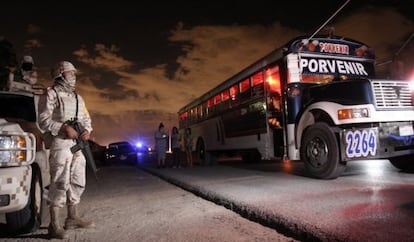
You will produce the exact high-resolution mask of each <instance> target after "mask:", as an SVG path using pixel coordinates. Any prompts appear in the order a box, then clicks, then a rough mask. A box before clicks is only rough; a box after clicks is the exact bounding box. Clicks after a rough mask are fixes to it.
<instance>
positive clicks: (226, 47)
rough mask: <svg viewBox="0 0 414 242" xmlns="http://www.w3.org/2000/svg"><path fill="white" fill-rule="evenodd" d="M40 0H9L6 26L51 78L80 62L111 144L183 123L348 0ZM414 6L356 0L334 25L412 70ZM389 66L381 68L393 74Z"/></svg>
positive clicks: (1, 23)
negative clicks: (194, 104)
mask: <svg viewBox="0 0 414 242" xmlns="http://www.w3.org/2000/svg"><path fill="white" fill-rule="evenodd" d="M38 2H40V1H32V2H24V1H14V2H5V1H3V2H2V6H1V14H0V36H3V37H5V38H6V39H8V40H9V41H10V42H11V43H12V44H13V45H14V48H15V50H16V52H17V54H18V58H21V56H22V55H24V54H29V55H32V56H33V58H34V60H35V65H36V67H37V70H38V73H39V78H40V81H39V83H41V84H43V85H45V86H49V85H51V84H52V80H51V77H50V69H51V67H52V66H54V65H55V64H56V63H57V62H59V61H61V60H68V61H71V62H72V63H73V64H74V65H75V66H76V67H77V68H78V70H79V74H78V78H77V89H78V92H79V93H80V94H81V95H82V96H83V97H84V99H85V101H86V104H87V107H88V109H89V112H90V114H91V116H92V124H93V127H94V131H93V133H92V136H93V138H94V139H95V141H97V142H98V143H99V144H102V145H107V144H108V143H110V142H115V141H121V140H127V141H131V142H135V141H136V140H137V139H138V138H139V139H143V140H144V141H145V142H148V143H149V144H152V143H153V134H154V132H155V131H156V130H157V127H158V124H159V122H163V123H164V124H165V126H166V128H167V129H171V128H172V126H177V125H178V122H177V120H178V117H177V111H178V110H179V109H180V108H181V107H182V106H184V105H185V104H186V103H187V102H189V101H191V100H193V99H194V98H196V97H198V96H200V95H201V94H202V93H204V92H206V91H208V90H209V89H211V88H213V87H215V86H216V85H218V84H219V83H220V82H222V81H223V80H225V79H227V78H228V77H230V76H232V75H234V74H236V73H237V72H239V71H240V70H241V69H242V68H244V67H246V66H248V65H249V64H251V63H252V62H254V61H256V60H257V59H259V58H260V57H262V56H264V55H265V54H267V53H269V52H270V51H271V50H273V49H275V48H277V47H279V46H280V45H282V44H285V43H286V42H287V41H288V40H290V39H291V38H293V37H295V36H297V35H304V34H309V35H311V34H313V33H314V32H315V31H316V30H317V29H318V28H319V27H320V26H321V25H322V24H323V23H324V22H325V21H326V20H328V18H329V17H331V15H332V14H333V13H334V12H335V11H336V10H337V9H339V7H340V6H342V5H343V4H344V3H345V2H346V1H336V0H332V1H321V0H314V1H287V2H285V3H282V2H281V1H251V3H254V5H248V4H247V3H244V4H239V3H238V5H237V6H236V4H235V3H233V4H229V3H227V4H220V5H218V4H217V5H214V4H212V3H207V2H202V1H194V3H192V4H188V3H186V4H184V3H180V2H179V1H169V2H166V3H163V2H160V1H158V2H157V1H152V3H148V4H151V6H145V5H142V6H140V5H139V4H140V3H139V2H137V3H134V4H132V3H126V2H123V1H113V2H111V4H108V3H99V4H98V3H84V2H86V1H84V2H78V1H64V2H56V4H51V3H40V5H39V3H38ZM251 3H250V4H251ZM135 5H136V6H135ZM413 13H414V2H413V1H412V0H404V1H398V0H390V1H374V0H371V1H368V0H353V1H350V2H349V4H347V5H346V6H345V7H344V8H343V9H342V11H340V12H339V13H338V14H337V15H336V16H335V17H334V18H333V19H332V21H331V22H330V23H328V25H327V27H334V28H335V34H336V35H340V36H346V37H348V38H352V39H356V40H359V41H362V42H364V43H366V44H367V45H369V46H371V47H372V48H374V49H375V52H376V56H377V63H378V64H380V63H384V62H387V61H390V60H392V59H393V58H394V57H395V58H394V59H395V60H398V61H401V62H403V63H404V67H405V72H404V75H405V77H406V78H414V39H413V40H412V41H411V42H409V43H407V44H406V45H405V47H404V49H403V50H402V51H401V52H398V55H397V56H395V54H396V53H397V51H398V50H400V48H401V46H403V44H404V43H406V40H407V39H409V37H410V36H411V35H412V34H413V33H414V14H413ZM320 33H322V34H323V33H326V28H324V29H322V30H321V32H320ZM391 66H392V64H386V65H380V66H379V67H378V69H377V70H378V73H379V74H380V75H382V77H387V76H388V75H389V69H390V67H391Z"/></svg>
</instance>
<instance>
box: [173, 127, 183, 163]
mask: <svg viewBox="0 0 414 242" xmlns="http://www.w3.org/2000/svg"><path fill="white" fill-rule="evenodd" d="M180 141H181V135H180V134H179V133H178V128H177V127H175V126H174V127H173V128H172V134H171V148H172V156H173V157H172V158H173V159H172V160H173V161H172V167H173V168H179V167H180Z"/></svg>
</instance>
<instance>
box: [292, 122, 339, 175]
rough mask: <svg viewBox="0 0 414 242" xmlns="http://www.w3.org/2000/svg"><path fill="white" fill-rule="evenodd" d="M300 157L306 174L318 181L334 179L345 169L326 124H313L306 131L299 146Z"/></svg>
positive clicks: (332, 135)
mask: <svg viewBox="0 0 414 242" xmlns="http://www.w3.org/2000/svg"><path fill="white" fill-rule="evenodd" d="M300 157H301V159H302V161H304V163H305V169H306V172H307V173H309V175H310V176H312V177H315V178H320V179H335V178H337V177H338V176H339V175H341V173H342V172H343V171H344V170H345V168H346V163H341V161H340V154H339V146H338V141H337V138H336V136H335V134H334V133H333V132H332V131H331V128H330V126H329V125H327V124H326V123H322V122H319V123H315V124H313V125H311V126H310V127H309V128H307V129H306V131H305V133H304V135H303V137H302V142H301V146H300Z"/></svg>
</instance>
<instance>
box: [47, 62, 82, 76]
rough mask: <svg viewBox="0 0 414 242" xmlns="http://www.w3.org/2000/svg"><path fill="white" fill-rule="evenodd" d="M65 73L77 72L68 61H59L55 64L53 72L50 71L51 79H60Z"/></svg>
mask: <svg viewBox="0 0 414 242" xmlns="http://www.w3.org/2000/svg"><path fill="white" fill-rule="evenodd" d="M65 71H74V72H75V73H76V72H77V70H76V68H75V66H74V65H73V64H72V63H70V62H69V61H61V62H59V63H58V64H57V66H56V67H55V69H54V70H52V78H53V79H56V78H60V77H62V73H63V72H65Z"/></svg>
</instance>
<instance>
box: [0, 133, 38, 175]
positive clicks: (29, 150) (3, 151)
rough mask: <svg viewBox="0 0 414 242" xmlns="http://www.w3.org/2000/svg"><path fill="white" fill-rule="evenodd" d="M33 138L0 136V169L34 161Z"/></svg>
mask: <svg viewBox="0 0 414 242" xmlns="http://www.w3.org/2000/svg"><path fill="white" fill-rule="evenodd" d="M34 145H35V143H34V136H33V135H29V134H25V135H2V136H0V167H1V166H18V165H22V164H23V163H26V162H27V163H31V162H33V160H34V153H35V147H34Z"/></svg>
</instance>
